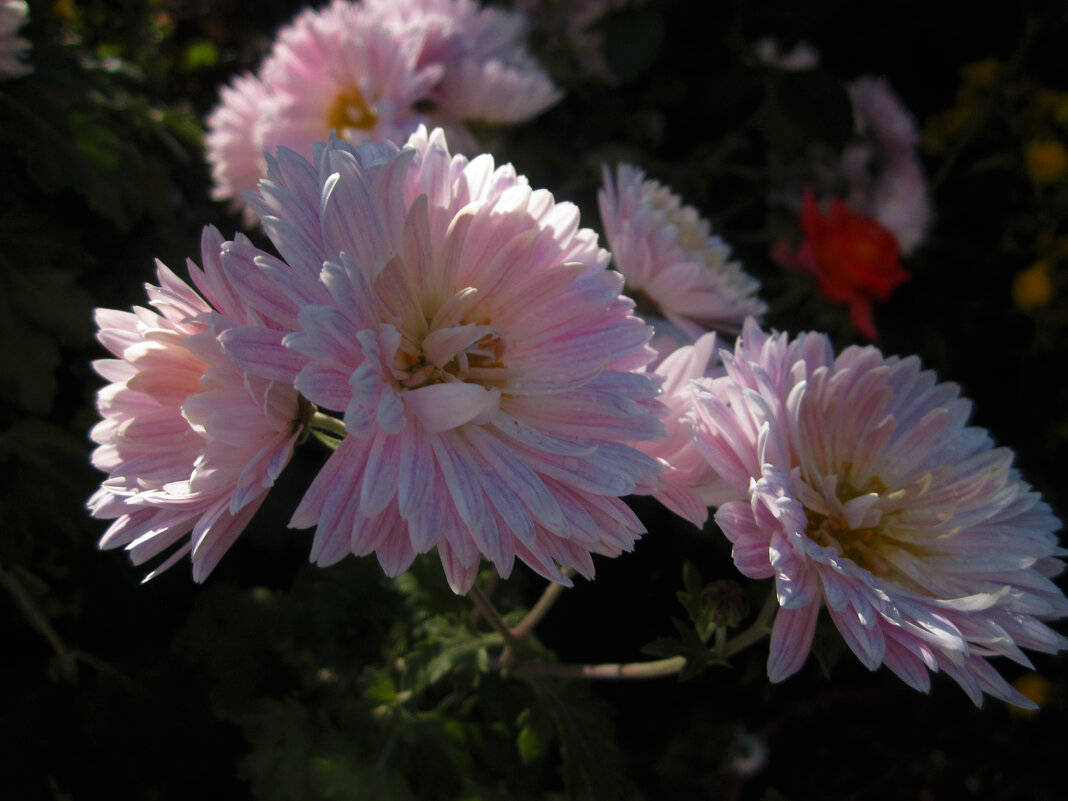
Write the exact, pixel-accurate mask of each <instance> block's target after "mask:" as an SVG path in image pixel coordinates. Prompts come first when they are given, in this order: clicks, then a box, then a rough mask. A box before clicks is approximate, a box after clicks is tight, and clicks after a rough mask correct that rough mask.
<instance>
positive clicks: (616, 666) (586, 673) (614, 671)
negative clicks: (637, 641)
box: [498, 656, 686, 679]
mask: <svg viewBox="0 0 1068 801" xmlns="http://www.w3.org/2000/svg"><path fill="white" fill-rule="evenodd" d="M502 662H503V660H502ZM685 664H686V658H685V657H682V656H672V657H670V658H668V659H658V660H656V661H655V662H608V663H605V664H603V665H574V664H567V663H564V662H513V663H503V664H499V665H498V667H499V668H505V669H507V670H508V671H510V672H511V673H520V674H522V673H525V674H527V675H534V676H562V677H564V678H571V679H655V678H659V677H661V676H672V675H674V674H676V673H678V672H679V671H680V670H682V668H683V666H684V665H685Z"/></svg>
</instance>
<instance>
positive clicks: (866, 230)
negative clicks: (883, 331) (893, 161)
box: [775, 190, 910, 339]
mask: <svg viewBox="0 0 1068 801" xmlns="http://www.w3.org/2000/svg"><path fill="white" fill-rule="evenodd" d="M801 228H802V229H803V230H804V232H805V241H804V242H802V243H801V245H800V246H799V247H798V248H797V250H796V251H794V252H790V249H789V246H788V245H786V243H784V242H781V243H779V244H778V245H777V246H776V248H775V256H776V258H778V259H779V261H781V262H783V263H784V264H787V265H789V266H791V267H796V268H798V269H800V270H803V271H805V272H807V273H811V274H812V275H814V276H816V279H817V280H818V281H819V285H820V291H821V292H823V294H824V295H826V296H827V297H828V298H830V299H831V300H833V301H837V302H839V303H848V304H849V319H850V320H851V321H852V322H853V325H854V326H856V329H857V330H858V331H859V332H860V333H861V334H863V335H864V336H866V337H868V339H875V338H876V335H877V334H876V331H875V321H874V320H873V319H872V314H871V305H872V301H876V300H877V301H880V302H883V301H885V300H887V298H889V297H890V293H891V292H892V291H893V290H894V288H895V287H897V286H899V285H900V284H903V283H905V282H906V281H908V280H909V277H910V276H909V273H908V272H907V271H906V270H905V268H904V267H902V266H901V262H900V261H899V258H898V257H899V254H900V249H899V247H898V244H897V240H896V239H895V238H894V235H893V234H892V233H890V231H888V230H887V229H886V228H884V227H883V226H882V225H880V224H879V223H878V222H877V221H876V220H874V219H873V218H871V217H865V216H864V215H863V214H857V212H855V211H853V210H852V209H851V208H849V207H848V206H846V205H845V204H844V203H842V201H840V200H838V199H837V198H835V199H833V200H832V201H831V206H830V212H829V213H828V215H827V216H826V217H824V216H821V214H820V209H819V206H818V205H817V204H816V198H815V195H813V193H812V191H811V190H805V199H804V203H803V205H802V207H801Z"/></svg>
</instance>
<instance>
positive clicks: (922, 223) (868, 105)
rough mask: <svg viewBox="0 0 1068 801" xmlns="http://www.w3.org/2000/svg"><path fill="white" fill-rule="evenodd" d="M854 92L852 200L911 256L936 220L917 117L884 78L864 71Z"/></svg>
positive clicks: (849, 162)
mask: <svg viewBox="0 0 1068 801" xmlns="http://www.w3.org/2000/svg"><path fill="white" fill-rule="evenodd" d="M849 96H850V98H851V99H852V100H853V112H854V115H855V117H856V124H857V135H858V138H859V141H857V142H856V143H854V144H852V145H850V146H849V147H847V148H846V150H845V152H844V153H843V154H842V160H841V170H842V172H843V173H844V177H845V179H846V180H847V182H848V185H849V192H848V197H847V203H848V204H849V205H850V206H851V207H852V208H854V209H856V210H857V211H858V212H860V213H861V214H865V215H867V216H869V217H873V218H874V219H876V220H878V221H879V223H880V224H881V225H883V226H884V227H886V228H887V229H888V230H889V231H890V232H891V233H893V235H894V238H895V239H897V244H898V247H899V248H900V249H901V253H902V255H905V256H907V255H908V254H910V253H911V252H912V251H913V250H915V249H916V247H917V246H918V245H919V244H920V242H921V241H922V240H923V238H924V236H925V234H926V233H927V228H928V226H929V225H930V222H931V205H930V202H929V200H928V197H927V181H926V180H925V178H924V175H923V166H922V165H921V164H920V160H919V157H918V155H917V147H918V145H919V138H920V137H919V131H918V130H917V128H916V121H915V120H914V119H913V117H912V115H911V114H909V112H908V110H907V109H906V108H905V107H904V105H903V104H902V103H901V100H900V99H899V98H898V97H897V95H895V94H894V92H893V91H892V90H891V89H890V85H889V84H888V83H887V82H886V80H884V79H883V78H877V77H874V76H870V75H862V76H861V77H859V78H857V79H856V80H854V81H853V82H852V83H851V84H850V85H849Z"/></svg>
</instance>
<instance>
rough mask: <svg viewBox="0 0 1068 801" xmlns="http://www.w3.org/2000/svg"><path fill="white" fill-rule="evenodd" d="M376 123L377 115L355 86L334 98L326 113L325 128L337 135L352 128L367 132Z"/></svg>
mask: <svg viewBox="0 0 1068 801" xmlns="http://www.w3.org/2000/svg"><path fill="white" fill-rule="evenodd" d="M377 122H378V115H377V114H375V111H374V109H373V108H372V107H371V105H370V104H369V103H368V102H367V100H366V98H364V96H363V93H362V92H360V90H359V89H357V88H356V87H355V86H353V87H350V88H348V89H346V90H345V91H344V92H342V93H341V94H339V95H338V96H337V97H336V98H334V102H333V103H331V104H330V108H329V110H328V111H327V112H326V127H327V128H328V129H335V130H336V131H337V132H338V134H339V135H341V134H343V132H344V131H346V130H350V129H353V128H356V129H358V130H361V131H369V130H371V129H372V128H374V127H375V124H376V123H377Z"/></svg>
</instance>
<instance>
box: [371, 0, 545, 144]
mask: <svg viewBox="0 0 1068 801" xmlns="http://www.w3.org/2000/svg"><path fill="white" fill-rule="evenodd" d="M364 5H365V7H366V8H367V10H368V12H369V13H372V14H374V15H376V16H379V17H380V18H382V19H384V20H388V21H389V22H390V23H391V24H392V25H393V27H394V28H395V29H399V30H407V31H419V32H420V34H421V35H422V36H423V40H424V45H423V50H422V53H421V55H420V57H419V61H418V63H419V64H420V66H422V65H426V64H441V65H443V66H444V71H443V74H442V79H441V83H440V84H438V85H437V86H436V87H435V88H434V91H433V93H432V94H431V96H430V97H429V98H428V100H430V101H431V102H433V103H434V104H436V105H437V106H439V107H440V108H441V109H443V110H445V111H447V112H448V113H449V114H451V115H453V116H454V117H456V118H459V119H463V120H478V121H481V122H489V123H514V122H521V121H523V120H526V119H530V118H531V117H533V116H535V115H536V114H540V113H541V112H542V111H544V110H545V109H547V108H549V106H551V105H553V104H554V103H556V102H557V101H559V100H560V98H561V97H562V96H563V95H562V93H561V92H560V90H559V89H557V88H556V87H555V86H554V85H553V83H552V81H550V80H549V78H548V76H547V75H546V74H545V71H544V70H542V69H541V67H540V66H538V64H537V63H536V62H535V61H534V60H533V59H532V58H531V56H530V54H529V53H528V52H527V50H526V47H524V46H523V44H522V39H523V35H524V33H525V26H524V24H523V18H522V17H520V16H519V15H518V14H514V13H510V12H507V11H503V10H501V9H499V8H490V7H486V8H480V7H479V4H478V3H477V2H475V0H406V2H397V1H396V0H365V3H364ZM446 133H447V134H452V131H450V130H449V129H448V128H447V127H446ZM450 138H451V137H450Z"/></svg>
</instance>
